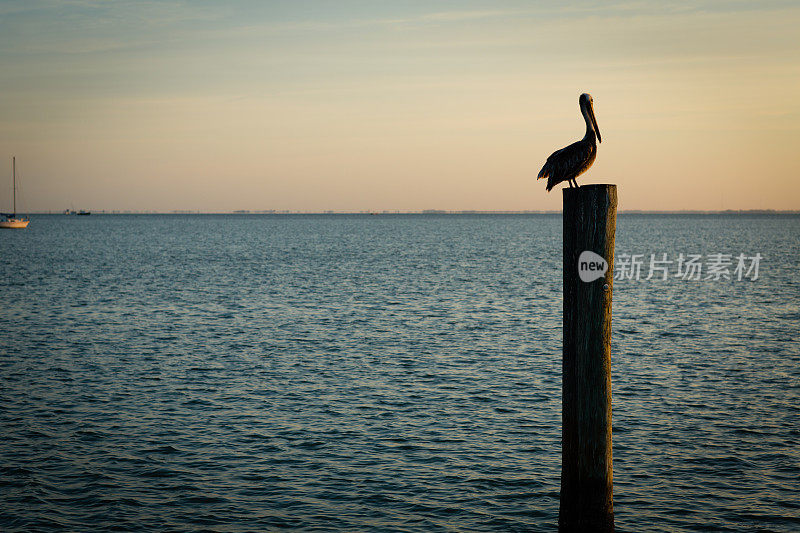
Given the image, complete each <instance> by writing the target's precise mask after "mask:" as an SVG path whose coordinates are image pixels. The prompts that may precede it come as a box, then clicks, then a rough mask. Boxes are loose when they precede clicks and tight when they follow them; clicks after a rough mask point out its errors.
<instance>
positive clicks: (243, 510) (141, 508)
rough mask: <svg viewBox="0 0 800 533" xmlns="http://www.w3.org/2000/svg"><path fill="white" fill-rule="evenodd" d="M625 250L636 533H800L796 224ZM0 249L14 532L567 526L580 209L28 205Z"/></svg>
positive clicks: (624, 504)
mask: <svg viewBox="0 0 800 533" xmlns="http://www.w3.org/2000/svg"><path fill="white" fill-rule="evenodd" d="M616 253H617V257H618V263H619V258H620V257H621V256H622V255H621V254H630V255H631V256H633V255H636V256H638V255H641V256H642V257H641V258H636V259H635V260H634V261H633V262H632V263H631V264H634V263H636V262H637V260H638V259H642V265H641V267H640V268H641V271H640V274H639V279H638V280H637V279H636V275H635V272H634V271H630V274H632V275H631V279H627V278H626V279H619V280H617V281H615V286H614V318H613V324H614V327H613V345H612V361H613V362H612V365H613V369H612V380H613V409H614V411H613V423H614V498H615V501H614V503H615V511H616V521H617V525H618V530H619V531H630V532H641V531H787V532H788V531H797V530H798V529H800V483H798V479H800V217H797V216H655V215H641V216H640V215H621V216H620V217H619V219H618V229H617V250H616ZM651 254H654V255H653V259H655V260H656V261H664V260H666V261H672V263H669V262H667V263H661V262H656V263H654V266H656V267H662V268H661V269H658V268H656V269H653V274H654V275H653V276H652V277H651V279H649V280H648V279H646V278H647V277H648V276H649V275H650V273H651V272H650V270H651V269H650V261H651ZM664 254H666V257H665V256H664ZM681 254H683V259H684V260H683V261H681V260H680V256H681ZM718 254H724V255H722V256H719V255H718ZM741 254H743V258H742V261H743V266H745V267H746V268H744V269H738V270H737V268H738V267H739V259H738V257H739V256H740V255H741ZM757 254H760V256H761V257H760V259H759V260H755V259H752V258H754V257H757ZM692 255H695V256H698V255H699V256H700V258H697V259H696V260H695V263H696V264H700V265H701V266H702V269H703V270H702V271H701V279H699V280H697V279H684V277H683V276H676V274H677V273H678V268H679V267H681V268H683V267H685V266H686V261H687V260H688V259H689V258H690V256H692ZM0 261H2V263H3V268H2V273H1V274H0V301H1V304H2V310H1V312H0V331H1V332H2V335H1V336H0V428H2V440H0V529H2V530H3V531H26V532H27V531H55V530H69V531H100V530H116V531H129V530H130V531H193V530H204V531H221V532H222V531H224V532H229V531H237V532H238V531H279V530H292V531H348V532H351V531H376V532H378V531H380V532H384V531H404V532H434V531H554V530H555V529H556V524H557V518H558V494H559V475H560V453H561V451H560V431H561V430H560V427H561V410H560V409H561V218H560V216H557V215H530V216H528V215H525V216H522V215H520V216H499V215H486V216H479V215H475V216H466V215H465V216H435V215H431V216H425V215H420V216H412V215H405V216H404V215H398V216H391V215H382V216H366V215H365V216H357V215H353V216H345V215H330V216H323V215H320V216H300V215H297V216H294V215H281V216H277V215H276V216H256V215H252V216H247V215H243V216H234V215H225V216H213V215H205V216H204V215H197V216H193V215H172V216H169V215H165V216H123V215H118V216H95V215H92V216H90V217H75V216H73V217H69V216H60V215H59V216H55V215H54V216H33V217H32V222H31V224H30V227H29V228H28V229H27V230H24V231H3V232H2V233H0ZM679 262H680V263H681V264H678V263H679ZM753 263H758V265H757V266H758V269H759V270H758V275H757V276H756V274H755V271H754V266H755V265H754V264H753ZM712 264H716V266H712ZM683 270H685V268H684V269H683ZM664 271H666V273H667V275H668V279H667V280H663V279H662V278H663V272H664ZM748 271H749V273H748ZM714 272H717V274H718V275H719V277H720V279H715V277H716V275H717V274H714V275H712V277H711V278H710V279H706V277H707V274H713V273H714ZM726 273H727V276H728V277H729V278H731V279H726V278H725V275H726ZM740 276H741V277H742V279H741V280H739V279H738V278H739V277H740ZM753 278H755V279H753Z"/></svg>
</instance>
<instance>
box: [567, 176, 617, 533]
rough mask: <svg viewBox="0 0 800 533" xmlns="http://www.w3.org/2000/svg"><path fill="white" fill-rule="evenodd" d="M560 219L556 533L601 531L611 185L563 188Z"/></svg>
mask: <svg viewBox="0 0 800 533" xmlns="http://www.w3.org/2000/svg"><path fill="white" fill-rule="evenodd" d="M563 216H564V345H563V359H562V365H563V367H562V372H563V377H562V380H563V381H562V415H561V419H562V437H561V439H562V440H561V505H560V509H559V516H558V528H559V531H561V532H572V531H581V532H584V531H592V532H594V531H597V532H607V531H613V530H614V503H613V491H612V477H613V474H612V473H613V469H612V464H611V349H610V341H611V292H612V288H613V266H614V233H615V231H616V226H617V186H616V185H584V186H582V187H579V188H564V215H563ZM587 251H588V252H591V253H586V252H587ZM593 254H596V255H593ZM598 256H599V257H598ZM601 258H602V259H601ZM579 260H580V261H579ZM603 260H605V261H603ZM604 262H605V263H606V269H605V270H604V269H603V263H604ZM579 263H580V264H579ZM584 280H586V281H584Z"/></svg>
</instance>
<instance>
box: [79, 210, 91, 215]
mask: <svg viewBox="0 0 800 533" xmlns="http://www.w3.org/2000/svg"><path fill="white" fill-rule="evenodd" d="M78 214H79V215H84V216H86V215H91V214H92V212H91V211H84V210H83V209H81V210H80V211H78Z"/></svg>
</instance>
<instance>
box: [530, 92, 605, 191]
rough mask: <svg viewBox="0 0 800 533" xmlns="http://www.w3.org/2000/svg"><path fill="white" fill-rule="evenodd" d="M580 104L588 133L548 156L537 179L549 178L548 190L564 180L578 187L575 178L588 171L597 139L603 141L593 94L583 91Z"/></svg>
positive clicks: (593, 156) (594, 155)
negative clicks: (596, 118) (595, 112)
mask: <svg viewBox="0 0 800 533" xmlns="http://www.w3.org/2000/svg"><path fill="white" fill-rule="evenodd" d="M578 104H579V105H580V108H581V114H583V119H584V120H585V121H586V135H584V136H583V139H581V140H580V141H578V142H575V143H572V144H570V145H569V146H567V147H566V148H562V149H561V150H556V151H555V152H553V153H552V154H551V155H550V157H548V158H547V162H546V163H545V164H544V166H543V167H542V170H541V171H539V177H538V178H537V179H542V178H547V190H548V192H549V191H550V189H552V188H553V187H555V186H556V185H557V184H559V183H561V182H562V181H568V182H569V186H570V187H572V185H573V184H574V185H575V187H577V186H578V183H577V182H576V181H575V178H577V177H578V176H580V175H581V174H583V173H584V172H586V171H587V170H588V169H589V167H590V166H592V163H594V159H595V157H597V141H600V142H602V139H601V138H600V130H599V129H598V127H597V120H595V118H594V102H593V101H592V96H591V95H589V94H586V93H583V94H582V95H581V96H580V98H578Z"/></svg>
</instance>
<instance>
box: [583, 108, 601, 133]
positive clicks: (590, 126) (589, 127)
mask: <svg viewBox="0 0 800 533" xmlns="http://www.w3.org/2000/svg"><path fill="white" fill-rule="evenodd" d="M591 113H592V112H591V111H590V110H589V106H586V105H581V114H582V115H583V120H585V121H586V135H584V136H583V138H584V139H593V138H595V137H596V136H597V132H595V131H594V123H593V122H592V116H591Z"/></svg>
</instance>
